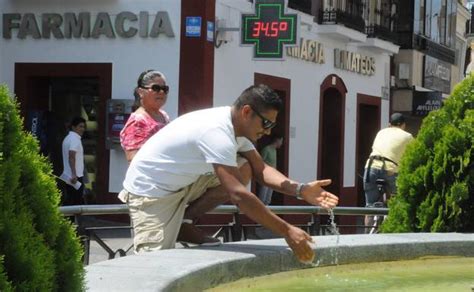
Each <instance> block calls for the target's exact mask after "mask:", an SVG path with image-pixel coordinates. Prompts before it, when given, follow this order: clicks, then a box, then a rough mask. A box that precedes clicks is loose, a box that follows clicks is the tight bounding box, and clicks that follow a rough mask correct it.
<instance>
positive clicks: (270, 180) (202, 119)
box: [119, 85, 338, 262]
mask: <svg viewBox="0 0 474 292" xmlns="http://www.w3.org/2000/svg"><path fill="white" fill-rule="evenodd" d="M280 108H281V100H280V98H279V97H278V95H277V94H276V93H275V92H274V91H273V90H272V89H270V88H269V87H268V86H266V85H258V86H251V87H249V88H247V89H246V90H244V92H242V94H241V95H240V96H239V97H238V98H237V100H236V101H235V103H234V104H233V105H232V106H231V107H229V106H227V107H218V108H211V109H205V110H199V111H195V112H191V113H188V114H185V115H183V116H181V117H179V118H177V119H175V120H174V121H173V122H171V123H170V124H169V125H167V126H166V127H164V128H163V129H162V130H161V131H159V132H158V133H156V134H155V135H153V136H152V137H151V138H150V139H149V140H148V141H147V142H145V144H144V145H143V147H142V148H141V149H140V150H139V151H138V153H137V154H136V156H135V157H134V159H133V160H132V162H131V164H130V166H129V168H128V171H127V174H126V177H125V181H124V183H123V186H124V190H123V191H122V192H121V193H120V195H119V197H120V198H122V199H124V200H125V201H126V202H127V204H128V205H129V208H130V217H131V219H132V223H133V228H134V233H135V235H134V245H135V251H136V252H141V251H150V250H156V249H166V248H174V246H175V242H176V239H177V236H178V231H179V229H180V226H181V225H183V226H185V225H187V227H186V228H188V229H192V230H193V232H194V234H195V235H196V236H201V237H202V238H203V241H204V238H205V236H204V235H203V233H202V231H201V230H200V229H198V228H197V227H195V226H194V225H193V224H192V222H193V220H195V219H196V218H198V217H199V216H201V215H202V214H204V213H205V212H207V211H209V210H212V209H213V208H215V207H216V206H217V205H218V204H220V203H222V201H223V196H224V197H225V198H226V199H230V200H231V201H232V202H233V203H234V204H235V205H237V206H238V207H239V208H240V210H241V211H242V212H243V213H245V214H246V215H247V216H249V217H250V218H251V219H252V220H254V221H256V222H258V223H260V224H262V225H263V226H265V227H267V228H268V229H270V230H271V231H273V232H274V233H276V234H279V235H281V236H283V237H284V238H285V239H286V241H287V243H288V245H289V246H290V247H291V249H292V250H293V251H294V253H295V254H296V256H297V258H298V259H299V260H300V261H302V262H308V261H311V260H312V259H313V258H314V252H313V250H312V249H311V247H310V245H309V242H311V241H312V238H311V237H310V236H309V235H308V234H307V233H306V232H304V231H303V230H301V229H300V228H297V227H295V226H292V225H291V224H289V223H287V222H286V221H284V220H283V219H281V218H280V217H278V216H276V215H275V214H273V213H272V212H271V211H270V210H269V209H268V208H266V207H265V205H263V204H262V202H261V201H260V200H259V199H258V198H257V197H256V196H255V195H254V194H253V193H251V192H250V191H248V190H247V188H246V187H245V186H244V184H243V183H242V181H243V178H242V177H241V174H240V172H239V169H238V165H239V162H238V155H241V156H242V157H244V158H245V159H246V160H247V161H248V163H249V164H250V166H251V167H252V172H253V178H254V179H255V180H257V181H258V182H259V183H262V184H264V185H266V186H269V187H271V188H273V189H275V190H277V191H279V192H280V193H284V194H287V195H291V196H298V197H299V198H301V199H304V200H305V201H307V202H308V203H310V204H313V205H321V206H322V207H324V208H333V207H334V206H336V204H337V202H338V198H337V197H336V196H335V195H333V194H331V193H329V192H326V191H325V190H324V189H323V188H322V187H323V186H326V185H329V184H330V183H331V181H330V180H321V181H312V182H309V183H306V184H303V183H299V182H296V181H294V180H291V179H289V178H287V177H286V176H284V175H283V174H281V173H280V172H279V171H277V170H276V169H275V168H273V167H270V166H268V165H267V164H265V163H264V162H263V160H262V158H261V157H260V155H259V154H258V152H257V151H256V149H255V147H254V145H253V143H255V142H256V141H257V140H258V139H259V138H260V137H262V136H263V135H268V134H270V132H271V129H272V128H273V127H274V126H275V121H276V118H277V114H278V111H279V110H280ZM252 142H253V143H252ZM183 222H185V223H189V224H182V223H183ZM194 242H196V240H194Z"/></svg>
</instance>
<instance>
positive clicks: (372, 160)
mask: <svg viewBox="0 0 474 292" xmlns="http://www.w3.org/2000/svg"><path fill="white" fill-rule="evenodd" d="M405 128H406V122H405V117H404V116H403V115H402V114H401V113H394V114H392V115H391V116H390V125H389V127H387V128H385V129H382V130H380V131H379V132H378V133H377V136H376V137H375V140H374V143H373V144H372V153H370V156H369V158H368V159H367V163H366V164H365V172H364V191H365V206H366V207H374V203H376V202H381V201H382V197H381V192H380V191H379V186H378V185H377V180H378V179H383V180H384V181H385V192H386V195H387V199H388V198H389V197H390V195H391V194H394V193H396V185H395V181H396V178H397V173H398V163H399V161H400V158H401V157H402V155H403V152H404V151H405V148H406V146H407V145H408V143H409V142H410V141H412V140H413V136H412V135H411V134H410V133H408V132H406V131H405ZM371 217H372V216H366V217H365V225H366V226H371V224H370V223H371V221H372V218H371Z"/></svg>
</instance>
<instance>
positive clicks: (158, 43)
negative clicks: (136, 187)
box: [0, 0, 181, 192]
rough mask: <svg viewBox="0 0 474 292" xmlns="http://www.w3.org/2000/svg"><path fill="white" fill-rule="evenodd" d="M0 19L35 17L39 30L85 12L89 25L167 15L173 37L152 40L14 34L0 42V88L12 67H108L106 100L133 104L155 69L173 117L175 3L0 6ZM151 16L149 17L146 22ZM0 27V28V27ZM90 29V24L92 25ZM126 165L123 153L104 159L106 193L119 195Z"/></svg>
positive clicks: (115, 0)
mask: <svg viewBox="0 0 474 292" xmlns="http://www.w3.org/2000/svg"><path fill="white" fill-rule="evenodd" d="M0 11H1V12H2V13H21V14H24V13H35V14H36V19H37V21H38V22H39V25H41V14H42V13H59V14H63V13H65V12H73V13H76V14H77V13H79V12H90V13H91V18H92V19H95V17H94V16H95V15H96V14H97V13H98V12H107V13H108V14H109V15H110V17H111V20H112V22H113V21H114V19H115V16H116V15H117V13H119V12H122V11H130V12H133V13H135V14H138V13H139V12H140V11H147V12H148V13H149V14H150V19H149V21H150V24H149V27H150V28H151V25H152V23H153V20H154V15H155V14H156V12H157V11H167V12H168V14H169V18H170V21H171V24H172V28H173V31H174V35H175V36H174V37H167V36H165V35H164V34H161V35H159V37H158V38H141V37H139V36H138V35H136V36H135V37H133V38H121V37H117V38H115V39H110V38H106V37H104V36H101V37H100V38H98V39H93V38H89V39H84V38H81V39H74V38H73V39H59V40H58V39H54V38H51V39H33V38H32V37H27V38H26V39H23V40H22V39H18V38H16V33H17V30H14V31H13V37H12V38H11V39H3V38H2V40H0V43H1V46H2V48H1V49H0V62H1V63H0V65H1V66H0V83H6V84H7V85H8V86H9V88H10V89H11V90H13V86H14V67H15V63H17V62H28V63H35V62H38V63H39V62H49V63H57V62H61V63H70V62H84V63H104V62H105V63H112V64H113V65H112V98H114V99H127V98H130V99H132V98H133V95H132V91H133V88H134V87H135V84H136V80H137V77H138V75H139V74H140V72H142V71H143V70H146V69H157V70H160V71H162V72H163V73H164V74H165V75H166V76H167V82H168V84H169V85H170V88H171V90H170V93H169V97H168V101H167V104H166V106H165V110H166V111H167V112H168V113H169V114H170V116H171V117H172V118H174V117H176V116H177V112H178V82H179V80H178V78H179V45H180V18H181V12H180V11H181V1H178V0H160V1H155V0H134V1H130V0H100V1H97V0H75V1H63V0H41V1H37V0H17V1H11V0H0ZM152 16H153V17H152ZM0 25H1V24H0ZM92 25H93V24H92ZM126 168H127V162H126V160H125V158H124V155H123V151H111V153H110V180H109V191H110V192H118V191H120V190H121V185H122V181H123V177H124V174H125V171H126Z"/></svg>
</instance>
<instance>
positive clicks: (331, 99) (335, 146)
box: [317, 74, 347, 203]
mask: <svg viewBox="0 0 474 292" xmlns="http://www.w3.org/2000/svg"><path fill="white" fill-rule="evenodd" d="M346 93H347V89H346V86H345V85H344V82H343V81H342V79H341V78H340V77H339V76H337V75H334V74H332V75H329V76H328V77H326V79H325V80H324V81H323V83H322V84H321V95H320V96H321V100H320V107H319V112H320V115H319V151H318V176H317V177H318V178H319V179H325V178H330V179H331V180H332V184H331V185H330V186H328V187H327V188H326V189H327V190H328V191H330V192H332V193H334V194H337V195H339V194H340V191H341V189H342V181H343V173H344V172H343V169H344V109H345V99H346ZM340 203H342V202H340Z"/></svg>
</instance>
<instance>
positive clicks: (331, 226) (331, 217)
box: [328, 209, 341, 265]
mask: <svg viewBox="0 0 474 292" xmlns="http://www.w3.org/2000/svg"><path fill="white" fill-rule="evenodd" d="M328 213H329V229H330V231H331V233H332V234H334V235H336V244H335V245H334V247H332V248H331V257H332V258H334V264H335V265H338V264H339V259H338V253H339V248H338V245H339V236H340V235H341V234H340V233H339V228H337V225H336V222H335V220H334V211H333V209H328Z"/></svg>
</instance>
